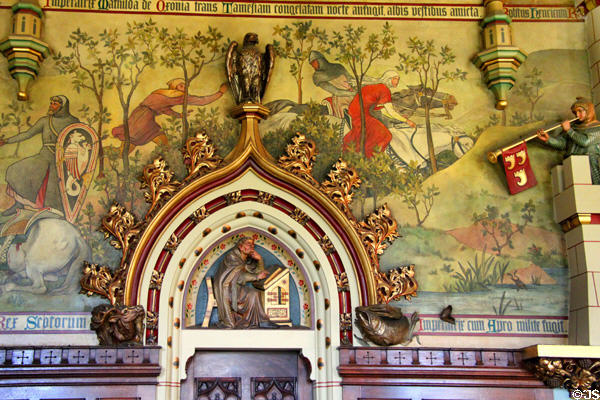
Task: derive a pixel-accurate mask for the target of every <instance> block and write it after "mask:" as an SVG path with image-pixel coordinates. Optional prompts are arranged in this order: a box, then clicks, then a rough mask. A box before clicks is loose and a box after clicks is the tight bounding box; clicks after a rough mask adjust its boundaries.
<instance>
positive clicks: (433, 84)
mask: <svg viewBox="0 0 600 400" xmlns="http://www.w3.org/2000/svg"><path fill="white" fill-rule="evenodd" d="M407 45H408V49H409V52H408V53H399V54H398V58H399V60H400V64H399V65H398V67H397V68H398V70H400V71H402V72H405V73H411V72H412V73H416V74H417V75H418V77H419V86H420V89H421V90H420V92H421V93H422V96H421V106H422V107H423V108H424V109H425V128H426V129H427V148H428V150H429V163H430V165H431V172H432V173H436V172H437V171H438V167H437V160H436V158H435V150H434V145H433V135H432V132H431V112H430V111H431V104H432V103H433V101H434V99H435V98H436V97H435V96H436V94H437V91H438V88H439V86H440V82H442V81H454V80H457V79H458V80H465V79H466V77H467V73H466V72H464V71H462V70H460V69H459V68H456V70H454V71H450V70H448V68H449V67H450V65H451V64H452V63H454V61H455V60H456V56H455V55H454V52H453V51H452V50H451V49H450V47H448V46H441V47H440V48H439V49H436V47H435V43H434V41H433V40H427V41H423V40H421V39H419V38H417V37H411V38H409V39H408V42H407Z"/></svg>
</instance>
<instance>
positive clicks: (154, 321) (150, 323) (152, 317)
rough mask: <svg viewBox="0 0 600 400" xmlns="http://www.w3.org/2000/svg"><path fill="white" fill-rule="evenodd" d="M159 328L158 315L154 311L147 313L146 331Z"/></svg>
mask: <svg viewBox="0 0 600 400" xmlns="http://www.w3.org/2000/svg"><path fill="white" fill-rule="evenodd" d="M156 328H158V313H156V312H154V311H148V312H147V313H146V329H150V330H152V329H156Z"/></svg>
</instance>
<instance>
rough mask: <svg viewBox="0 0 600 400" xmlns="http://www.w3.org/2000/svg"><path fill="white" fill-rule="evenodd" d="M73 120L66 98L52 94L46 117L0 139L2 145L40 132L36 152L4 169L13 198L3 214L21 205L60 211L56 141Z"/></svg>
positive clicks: (7, 189)
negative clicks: (38, 146) (11, 204)
mask: <svg viewBox="0 0 600 400" xmlns="http://www.w3.org/2000/svg"><path fill="white" fill-rule="evenodd" d="M76 122H79V119H77V118H76V117H74V116H73V115H71V113H70V112H69V99H67V98H66V97H65V96H62V95H60V96H52V97H51V98H50V106H49V107H48V115H47V116H44V117H42V118H40V119H39V120H38V121H37V122H36V123H35V125H33V126H32V127H31V128H29V129H28V130H27V131H26V132H23V133H21V134H19V135H15V136H13V137H10V138H8V139H3V138H0V146H3V145H5V144H12V143H18V142H22V141H24V140H27V139H30V138H32V137H34V136H36V135H39V134H40V133H41V134H42V149H41V150H40V152H39V153H38V154H36V155H34V156H31V157H27V158H24V159H22V160H19V161H17V162H15V163H13V164H12V165H10V166H9V167H8V169H7V170H6V183H7V185H8V186H7V188H6V193H7V194H8V195H9V196H10V197H12V198H13V199H14V200H15V204H14V205H13V206H12V207H11V208H9V209H7V210H5V211H4V212H3V213H2V215H3V216H9V215H12V214H15V213H16V212H17V210H18V209H20V208H23V207H24V206H27V207H29V208H33V209H42V208H50V209H53V210H55V211H58V212H60V213H62V209H63V208H62V201H61V196H60V190H59V187H58V173H57V170H56V156H55V153H56V140H57V139H58V135H59V134H60V132H61V131H62V130H63V129H64V128H65V127H67V126H68V125H71V124H74V123H76Z"/></svg>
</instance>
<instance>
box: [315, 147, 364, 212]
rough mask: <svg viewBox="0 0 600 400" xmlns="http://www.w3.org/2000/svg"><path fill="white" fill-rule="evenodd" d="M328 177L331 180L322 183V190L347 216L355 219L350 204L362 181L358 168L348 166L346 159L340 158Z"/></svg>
mask: <svg viewBox="0 0 600 400" xmlns="http://www.w3.org/2000/svg"><path fill="white" fill-rule="evenodd" d="M327 177H328V178H329V180H326V181H325V182H323V183H322V184H321V191H322V192H323V193H325V194H326V195H327V197H329V198H330V199H331V200H332V201H333V202H334V203H335V205H336V206H338V208H339V209H340V210H342V212H343V213H344V215H346V217H347V218H349V219H351V220H355V217H354V214H352V210H351V209H350V204H351V203H352V197H353V196H354V194H353V193H352V191H353V190H354V189H358V188H359V187H360V183H361V181H360V178H359V177H358V174H357V173H356V170H355V169H354V168H352V167H350V166H348V164H347V163H346V162H345V161H344V160H342V159H339V160H338V161H337V162H336V163H335V164H334V165H333V167H332V169H331V171H329V174H327Z"/></svg>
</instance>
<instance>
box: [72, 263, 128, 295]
mask: <svg viewBox="0 0 600 400" xmlns="http://www.w3.org/2000/svg"><path fill="white" fill-rule="evenodd" d="M122 271H123V270H122V269H120V270H119V271H117V273H115V274H114V276H113V272H112V271H111V269H110V268H109V267H107V266H104V265H98V264H90V263H88V262H87V261H84V262H83V276H82V277H81V279H80V281H79V283H80V285H81V293H85V294H87V295H88V296H91V295H93V294H98V295H100V296H103V297H106V298H107V299H108V300H109V301H110V304H112V305H115V304H117V302H118V300H119V298H118V296H119V293H118V292H121V291H122V284H123V280H122V276H123V274H122ZM121 294H122V293H121Z"/></svg>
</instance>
